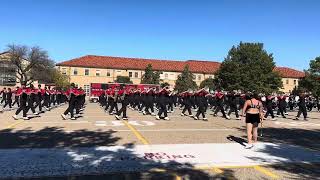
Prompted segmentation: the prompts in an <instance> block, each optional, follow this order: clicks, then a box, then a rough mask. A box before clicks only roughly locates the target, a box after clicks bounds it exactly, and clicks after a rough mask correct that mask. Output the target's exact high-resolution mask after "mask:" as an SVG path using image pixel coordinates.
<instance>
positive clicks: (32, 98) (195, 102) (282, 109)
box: [0, 84, 320, 121]
mask: <svg viewBox="0 0 320 180" xmlns="http://www.w3.org/2000/svg"><path fill="white" fill-rule="evenodd" d="M1 95H2V100H1V105H2V108H0V112H3V110H13V108H12V107H14V106H15V105H16V107H17V108H18V109H17V110H16V112H15V115H14V116H13V118H14V119H15V120H17V119H19V117H18V115H19V114H20V113H21V112H22V115H23V116H22V118H23V119H24V120H28V119H29V117H28V116H27V113H28V112H29V111H30V110H31V112H32V113H33V114H34V115H39V113H44V112H45V111H44V110H46V111H50V109H52V108H54V107H57V106H60V105H62V104H65V103H67V102H68V104H69V106H68V108H67V109H66V111H65V112H64V113H63V114H61V117H62V118H63V119H64V120H66V119H68V115H70V119H71V120H75V119H76V117H79V115H80V114H81V113H82V112H81V111H83V108H84V107H85V92H84V91H83V90H82V89H81V88H76V87H75V86H74V84H71V87H70V89H68V90H66V91H63V90H61V89H59V88H51V87H50V86H45V88H44V89H42V88H41V86H40V85H39V87H38V88H35V87H34V86H33V85H32V84H31V85H30V86H28V87H26V86H22V87H16V89H15V90H12V89H10V88H3V89H2V90H1V91H0V96H1ZM251 96H252V93H243V92H241V91H232V92H224V91H220V90H216V91H209V90H208V89H200V90H198V91H191V90H190V91H185V92H182V93H177V92H175V91H173V90H171V89H169V88H168V87H165V88H163V89H160V90H156V88H149V89H143V90H141V89H134V88H131V89H123V88H121V87H116V88H113V89H111V88H110V89H107V90H105V91H103V92H102V93H101V94H100V96H99V104H100V106H101V108H103V109H104V110H105V111H106V112H107V113H108V114H110V115H115V118H116V119H118V120H120V119H121V118H122V119H123V120H127V119H128V116H127V108H130V109H131V110H136V111H138V112H139V113H142V114H143V115H151V116H155V118H156V119H157V120H160V119H164V120H169V116H168V113H172V112H174V111H175V109H176V108H179V109H180V110H182V111H181V116H189V117H191V118H193V119H194V120H198V119H200V116H201V117H202V119H203V120H205V121H207V117H206V112H207V111H208V110H211V111H212V112H213V116H217V115H218V113H221V114H222V117H224V118H226V119H231V115H232V114H234V116H235V119H237V120H240V115H239V112H240V110H241V109H243V106H244V104H245V102H246V100H249V99H250V98H251ZM259 100H260V101H261V102H262V105H263V111H264V119H267V118H268V117H269V116H271V118H272V120H275V117H276V116H282V117H283V118H286V115H287V114H288V113H287V112H288V111H295V110H298V113H297V116H296V119H299V117H300V116H301V115H303V117H304V119H305V120H307V113H308V111H312V109H313V108H316V109H317V111H320V101H319V97H314V96H312V95H310V94H300V95H290V94H259ZM119 107H120V108H119ZM37 108H38V109H39V110H38V111H36V109H37ZM156 111H157V113H156ZM275 112H276V113H275Z"/></svg>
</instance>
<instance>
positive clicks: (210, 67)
mask: <svg viewBox="0 0 320 180" xmlns="http://www.w3.org/2000/svg"><path fill="white" fill-rule="evenodd" d="M148 64H151V65H152V68H153V69H154V70H156V71H173V72H181V71H182V70H183V68H184V67H185V65H187V64H188V65H189V68H190V71H191V72H194V73H205V74H213V73H214V72H216V70H218V69H219V67H220V63H219V62H213V61H195V60H189V61H174V60H172V61H171V60H157V59H142V58H126V57H111V56H93V55H88V56H83V57H79V58H76V59H72V60H70V61H64V62H61V63H58V64H57V66H73V67H93V68H110V69H133V70H144V69H145V68H146V67H147V65H148Z"/></svg>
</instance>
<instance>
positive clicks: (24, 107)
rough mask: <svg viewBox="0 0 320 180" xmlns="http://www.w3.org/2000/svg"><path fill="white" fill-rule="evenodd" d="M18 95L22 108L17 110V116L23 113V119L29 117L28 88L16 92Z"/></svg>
mask: <svg viewBox="0 0 320 180" xmlns="http://www.w3.org/2000/svg"><path fill="white" fill-rule="evenodd" d="M16 95H17V96H19V97H20V107H19V108H18V109H17V111H16V113H15V115H18V114H19V113H20V112H21V111H22V113H23V117H27V101H28V94H27V88H25V87H24V88H19V89H18V90H17V91H16Z"/></svg>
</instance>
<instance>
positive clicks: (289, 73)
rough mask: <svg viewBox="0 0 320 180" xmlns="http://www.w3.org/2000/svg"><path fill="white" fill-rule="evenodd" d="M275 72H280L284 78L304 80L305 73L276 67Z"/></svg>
mask: <svg viewBox="0 0 320 180" xmlns="http://www.w3.org/2000/svg"><path fill="white" fill-rule="evenodd" d="M275 71H276V72H278V73H279V74H280V75H281V77H283V78H303V77H304V76H305V73H304V72H302V71H298V70H295V69H291V68H288V67H276V68H275Z"/></svg>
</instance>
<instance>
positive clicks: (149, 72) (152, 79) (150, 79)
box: [141, 64, 160, 84]
mask: <svg viewBox="0 0 320 180" xmlns="http://www.w3.org/2000/svg"><path fill="white" fill-rule="evenodd" d="M141 83H142V84H159V83H160V72H158V71H156V72H154V71H153V69H152V65H151V64H148V66H147V67H146V69H145V72H144V75H143V77H142V80H141Z"/></svg>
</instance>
